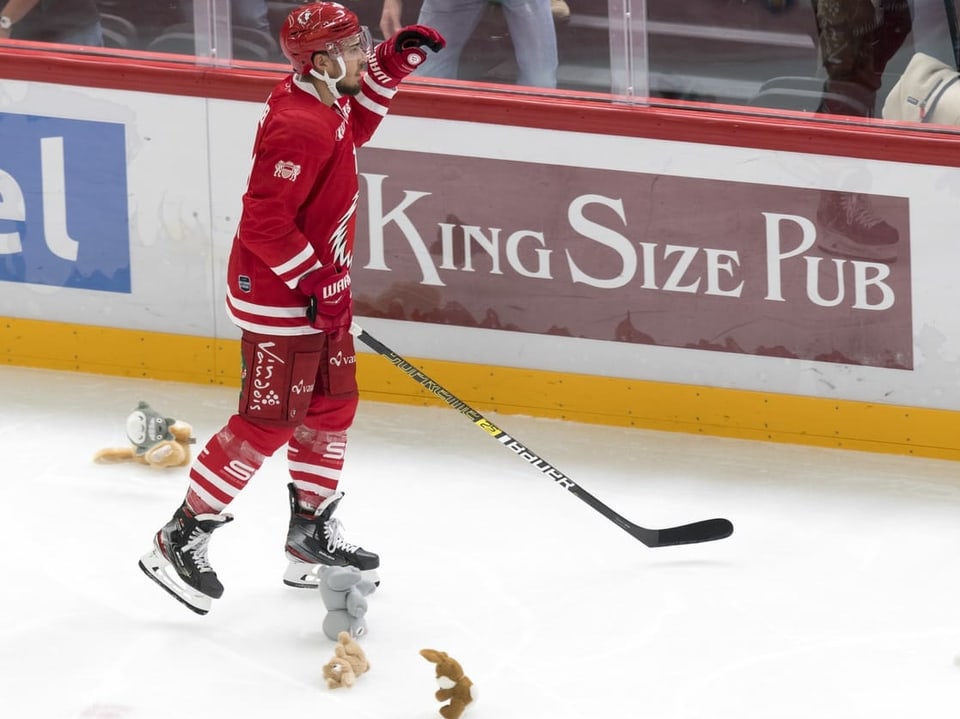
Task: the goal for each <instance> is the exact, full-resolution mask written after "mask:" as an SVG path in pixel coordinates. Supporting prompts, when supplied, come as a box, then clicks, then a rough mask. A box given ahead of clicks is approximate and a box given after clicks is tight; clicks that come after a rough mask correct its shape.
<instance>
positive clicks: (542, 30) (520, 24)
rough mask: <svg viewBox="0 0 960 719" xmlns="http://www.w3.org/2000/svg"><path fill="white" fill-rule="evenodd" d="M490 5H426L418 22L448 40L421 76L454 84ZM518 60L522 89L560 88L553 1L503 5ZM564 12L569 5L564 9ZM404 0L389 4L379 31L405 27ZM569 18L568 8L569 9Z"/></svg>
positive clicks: (507, 0) (448, 1)
mask: <svg viewBox="0 0 960 719" xmlns="http://www.w3.org/2000/svg"><path fill="white" fill-rule="evenodd" d="M489 5H490V2H489V0H423V5H421V7H420V17H419V18H418V20H417V23H419V24H421V25H428V26H430V27H433V28H436V29H437V31H439V32H440V34H441V35H443V37H444V38H445V39H446V41H447V46H446V48H445V49H444V51H443V52H442V53H438V54H436V55H433V54H431V55H429V56H428V57H427V59H426V60H425V61H424V63H423V65H421V66H420V67H419V68H418V69H417V72H416V74H417V75H420V76H427V77H443V78H449V79H452V80H455V79H456V78H457V72H458V70H459V67H460V56H461V55H462V54H463V49H464V48H465V47H466V45H467V42H468V41H469V40H470V36H471V35H473V32H474V31H475V30H476V29H477V25H479V24H480V21H481V20H482V19H483V15H484V13H485V12H486V11H487V8H488V7H489ZM499 5H500V6H501V7H502V8H503V15H504V18H505V19H506V21H507V28H508V29H509V31H510V39H511V41H512V42H513V52H514V55H515V56H516V58H517V67H518V69H519V74H518V76H517V84H518V85H528V86H531V87H548V88H555V87H556V86H557V64H558V60H557V31H556V27H555V26H554V22H553V13H552V11H551V9H550V8H551V3H550V0H499ZM564 7H565V6H564ZM402 9H403V0H384V2H383V13H382V15H381V16H380V32H382V33H383V36H384V37H390V36H392V35H393V34H394V33H395V32H396V31H397V30H398V29H399V28H400V25H401V23H400V13H401V10H402ZM566 11H567V14H569V8H567V10H566Z"/></svg>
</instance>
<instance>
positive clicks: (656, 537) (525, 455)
mask: <svg viewBox="0 0 960 719" xmlns="http://www.w3.org/2000/svg"><path fill="white" fill-rule="evenodd" d="M350 333H351V334H352V335H354V336H355V337H356V338H357V339H359V340H360V341H361V342H363V343H364V344H365V345H367V347H369V348H370V349H372V350H373V351H374V352H376V353H377V354H380V355H383V356H384V357H386V358H387V359H388V360H390V362H391V363H392V364H393V365H395V366H396V367H397V369H399V370H400V371H401V372H403V373H404V374H406V375H407V376H409V377H410V379H412V380H413V381H414V382H417V383H418V384H420V385H421V386H423V387H424V388H426V389H428V390H429V391H430V392H432V393H433V394H435V395H436V396H437V397H439V398H440V399H442V400H443V401H444V402H446V403H447V404H448V405H450V406H451V407H453V408H454V409H455V410H457V411H458V412H460V414H462V415H464V416H465V417H467V418H468V419H469V420H470V421H471V422H473V423H474V424H475V425H477V427H479V428H480V429H482V430H483V431H484V432H486V433H487V434H489V435H490V436H491V437H493V438H494V439H495V440H497V441H498V442H500V444H502V445H503V446H504V447H506V448H507V449H509V450H511V451H512V452H514V453H515V454H516V455H517V456H518V457H521V458H522V459H524V460H526V461H527V463H529V464H531V465H533V467H535V468H536V469H538V470H540V472H542V473H543V474H545V475H547V476H548V477H549V478H550V479H552V480H553V481H554V482H556V483H557V484H558V485H559V486H561V487H563V488H564V489H567V490H569V491H570V492H571V493H572V494H573V495H575V496H576V497H577V498H578V499H582V500H583V501H584V502H586V503H587V504H589V505H590V506H591V507H593V508H594V509H595V510H597V511H598V512H600V514H602V515H603V516H604V517H606V518H607V519H609V520H610V521H611V522H613V523H614V524H616V525H617V526H618V527H620V528H621V529H623V530H624V531H626V532H627V533H629V534H630V535H631V536H632V537H633V538H634V539H639V540H640V541H641V542H643V543H644V544H645V545H647V546H648V547H669V546H673V545H677V544H696V543H698V542H711V541H713V540H715V539H724V538H725V537H729V536H730V535H731V534H733V524H732V523H731V522H730V520H728V519H705V520H703V521H700V522H694V523H693V524H684V525H681V526H679V527H667V528H665V529H647V528H646V527H641V526H640V525H637V524H634V523H633V522H631V521H629V520H628V519H626V518H625V517H622V516H620V515H619V514H617V513H616V512H614V511H613V510H612V509H610V507H608V506H607V505H605V504H604V503H603V502H601V501H600V500H599V499H597V498H596V497H594V496H593V495H592V494H590V493H589V492H587V491H586V490H585V489H583V488H582V487H581V486H580V485H578V484H577V483H576V482H574V481H573V480H572V479H570V477H568V476H567V475H565V474H564V473H563V472H561V471H560V470H559V469H557V468H556V467H554V466H553V465H552V464H550V463H549V462H548V461H547V460H545V459H544V458H543V457H541V456H539V455H537V454H535V453H534V452H533V451H531V450H530V449H528V448H527V446H526V445H524V444H523V443H521V442H520V441H518V440H516V439H514V438H513V437H511V436H510V435H509V434H507V433H506V432H504V431H503V430H502V429H500V428H499V427H497V425H495V424H494V423H493V422H491V421H490V420H488V419H487V418H486V417H484V416H483V415H482V414H480V413H479V412H478V411H477V410H475V409H474V408H473V407H471V406H470V405H468V404H467V403H466V402H464V401H463V400H462V399H459V398H458V397H456V396H455V395H454V394H453V393H452V392H450V391H449V390H447V389H446V388H444V387H443V386H442V385H441V384H439V383H438V382H436V381H435V380H433V379H431V378H430V377H428V376H427V375H426V374H424V373H423V372H421V371H420V370H418V369H417V368H416V367H414V366H413V365H412V364H410V363H409V362H407V361H406V360H405V359H404V358H403V357H401V356H400V355H398V354H397V353H396V352H394V351H393V350H391V349H390V348H389V347H387V346H386V345H385V344H383V343H382V342H380V341H379V340H377V339H375V338H374V337H371V336H370V334H369V333H368V332H367V331H366V330H364V329H363V328H362V327H360V325H358V324H357V323H356V322H354V323H353V326H352V327H351V328H350Z"/></svg>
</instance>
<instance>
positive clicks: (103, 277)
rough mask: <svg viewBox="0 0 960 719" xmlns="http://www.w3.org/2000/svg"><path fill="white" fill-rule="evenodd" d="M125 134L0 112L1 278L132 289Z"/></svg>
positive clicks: (99, 125)
mask: <svg viewBox="0 0 960 719" xmlns="http://www.w3.org/2000/svg"><path fill="white" fill-rule="evenodd" d="M124 133H125V128H124V125H123V124H119V123H110V122H92V121H86V120H72V119H63V118H56V117H43V116H37V115H25V114H10V113H2V112H0V281H6V282H21V283H30V284H36V285H52V286H57V287H72V288H77V289H85V290H102V291H106V292H120V293H129V292H130V291H131V285H130V231H129V218H128V214H127V157H126V145H125V139H124Z"/></svg>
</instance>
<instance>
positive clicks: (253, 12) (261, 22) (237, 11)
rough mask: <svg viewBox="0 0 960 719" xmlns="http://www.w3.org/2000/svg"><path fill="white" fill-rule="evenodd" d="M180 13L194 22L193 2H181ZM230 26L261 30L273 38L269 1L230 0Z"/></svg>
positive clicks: (185, 0) (186, 0)
mask: <svg viewBox="0 0 960 719" xmlns="http://www.w3.org/2000/svg"><path fill="white" fill-rule="evenodd" d="M180 13H181V16H182V17H183V19H184V20H187V21H190V22H193V2H191V0H184V1H183V2H181V3H180ZM230 24H231V25H233V26H234V27H249V28H253V29H254V30H260V31H261V32H265V33H267V35H270V37H273V32H271V30H270V17H269V15H268V14H267V0H230Z"/></svg>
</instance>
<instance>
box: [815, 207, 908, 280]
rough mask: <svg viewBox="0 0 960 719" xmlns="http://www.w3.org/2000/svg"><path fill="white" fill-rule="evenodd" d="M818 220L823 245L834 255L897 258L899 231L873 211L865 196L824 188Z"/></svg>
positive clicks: (888, 260) (857, 258)
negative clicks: (828, 190)
mask: <svg viewBox="0 0 960 719" xmlns="http://www.w3.org/2000/svg"><path fill="white" fill-rule="evenodd" d="M817 223H818V224H819V225H820V227H819V229H820V238H819V245H820V248H821V249H823V250H825V251H826V252H829V253H830V254H832V255H837V256H839V257H848V258H851V259H855V260H873V261H875V262H884V263H888V264H889V263H892V262H895V261H896V259H897V243H898V242H899V241H900V234H899V233H898V232H897V230H896V228H894V227H893V226H891V225H890V224H889V223H887V222H886V221H884V220H882V219H880V218H879V217H877V216H876V215H875V214H874V212H873V206H872V204H871V202H870V198H869V197H867V196H866V195H862V194H859V193H855V192H827V191H824V192H823V193H822V194H821V200H820V206H819V208H818V209H817Z"/></svg>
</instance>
